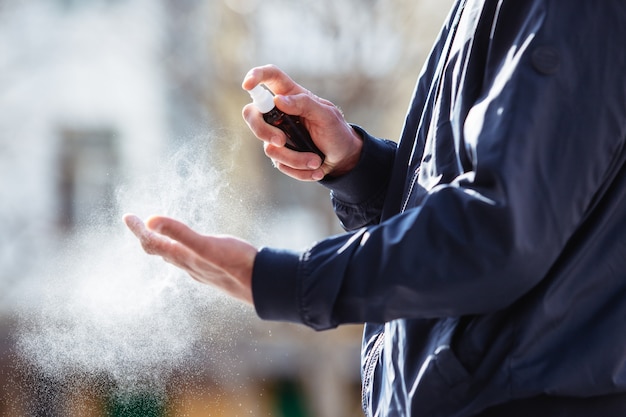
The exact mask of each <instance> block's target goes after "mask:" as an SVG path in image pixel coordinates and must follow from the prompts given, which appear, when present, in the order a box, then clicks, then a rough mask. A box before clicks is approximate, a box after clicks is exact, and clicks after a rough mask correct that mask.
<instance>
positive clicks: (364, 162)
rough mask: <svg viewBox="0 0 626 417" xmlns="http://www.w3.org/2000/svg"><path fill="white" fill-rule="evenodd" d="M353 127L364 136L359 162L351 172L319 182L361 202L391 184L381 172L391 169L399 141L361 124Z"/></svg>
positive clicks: (347, 200)
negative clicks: (381, 135) (377, 136)
mask: <svg viewBox="0 0 626 417" xmlns="http://www.w3.org/2000/svg"><path fill="white" fill-rule="evenodd" d="M352 127H353V128H354V130H355V131H356V132H357V133H358V134H359V135H360V136H361V137H362V138H363V150H362V151H361V158H360V159H359V162H358V163H357V165H356V167H354V169H353V170H352V171H350V172H348V173H347V174H344V175H342V176H340V177H325V178H324V179H323V180H321V181H319V183H320V184H322V185H323V186H324V187H326V188H329V189H330V190H331V191H332V195H333V198H335V199H337V200H339V201H342V202H344V203H348V204H361V203H363V202H365V201H368V200H369V199H370V198H372V194H373V193H374V194H376V193H377V192H378V191H379V190H381V189H382V188H384V187H385V186H386V185H387V181H388V178H387V177H386V176H385V175H381V173H386V172H390V167H391V166H392V165H393V160H394V156H395V148H396V144H395V143H394V142H391V141H387V140H382V139H377V138H375V137H373V136H371V135H370V134H369V133H367V132H366V131H365V130H363V129H362V128H360V127H359V126H356V125H352Z"/></svg>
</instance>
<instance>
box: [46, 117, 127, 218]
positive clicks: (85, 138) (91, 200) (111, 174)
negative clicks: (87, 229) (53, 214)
mask: <svg viewBox="0 0 626 417" xmlns="http://www.w3.org/2000/svg"><path fill="white" fill-rule="evenodd" d="M115 137H116V135H115V133H114V131H113V130H112V129H107V128H100V129H98V128H97V129H63V130H62V131H61V141H60V143H61V149H60V158H59V159H60V161H59V164H60V175H59V192H58V198H59V223H60V225H61V227H63V228H64V229H72V228H74V227H75V226H87V225H94V224H109V223H111V221H112V215H114V214H115V206H116V203H115V192H114V191H115V178H116V177H117V175H116V174H117V171H118V165H119V158H118V152H117V147H116V143H115Z"/></svg>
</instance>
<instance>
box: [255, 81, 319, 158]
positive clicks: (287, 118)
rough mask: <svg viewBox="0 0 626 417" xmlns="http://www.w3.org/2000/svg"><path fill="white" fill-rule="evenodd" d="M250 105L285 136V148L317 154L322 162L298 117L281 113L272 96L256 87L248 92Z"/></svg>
mask: <svg viewBox="0 0 626 417" xmlns="http://www.w3.org/2000/svg"><path fill="white" fill-rule="evenodd" d="M248 93H250V97H252V103H253V104H254V105H255V106H256V108H257V109H258V110H259V111H260V112H261V113H263V119H264V120H265V121H266V122H267V123H269V124H271V125H272V126H276V127H277V128H279V129H280V130H282V131H283V132H284V133H285V135H286V136H287V143H286V144H285V146H286V147H287V148H289V149H293V150H294V151H298V152H313V153H316V154H318V155H319V156H320V157H321V158H322V161H324V158H325V155H324V154H323V153H322V151H320V150H319V148H318V147H317V146H315V143H313V139H311V135H310V134H309V131H308V130H306V127H304V124H303V123H302V120H301V119H300V117H299V116H294V115H291V114H286V113H283V112H282V111H280V110H278V109H277V108H276V106H275V105H274V94H273V93H272V92H271V91H270V90H268V89H267V88H265V87H264V86H262V85H257V86H256V87H254V88H253V89H252V90H249V91H248Z"/></svg>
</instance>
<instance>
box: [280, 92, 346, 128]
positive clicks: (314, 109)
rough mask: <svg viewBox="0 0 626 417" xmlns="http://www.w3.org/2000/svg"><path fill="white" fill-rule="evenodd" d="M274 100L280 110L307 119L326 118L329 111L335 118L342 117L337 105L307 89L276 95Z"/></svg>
mask: <svg viewBox="0 0 626 417" xmlns="http://www.w3.org/2000/svg"><path fill="white" fill-rule="evenodd" d="M274 102H275V103H276V107H278V109H279V110H281V111H282V112H284V113H287V114H291V115H294V116H300V117H302V118H304V119H305V120H308V121H318V120H328V119H329V113H330V114H331V115H332V117H333V118H335V119H337V118H339V117H338V116H339V115H341V118H343V115H342V114H341V111H340V110H339V109H338V108H337V106H335V105H334V104H332V103H331V102H329V101H328V100H323V99H321V98H319V97H317V96H316V95H314V94H313V93H311V92H308V91H307V92H305V93H300V94H293V95H289V96H287V95H277V96H276V97H274Z"/></svg>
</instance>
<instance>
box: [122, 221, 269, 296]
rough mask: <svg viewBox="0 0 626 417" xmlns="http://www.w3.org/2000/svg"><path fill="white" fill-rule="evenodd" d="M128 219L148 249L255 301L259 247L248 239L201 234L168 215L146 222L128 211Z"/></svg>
mask: <svg viewBox="0 0 626 417" xmlns="http://www.w3.org/2000/svg"><path fill="white" fill-rule="evenodd" d="M124 223H126V225H127V226H128V228H129V229H130V230H131V231H132V232H133V233H134V234H135V236H137V238H138V239H139V241H140V242H141V246H142V247H143V249H144V251H146V253H148V254H151V255H158V256H161V257H163V259H164V260H165V261H167V262H169V263H171V264H173V265H176V266H177V267H179V268H181V269H183V270H184V271H186V272H188V273H189V275H191V277H192V278H194V279H195V280H197V281H199V282H202V283H205V284H211V285H214V286H216V287H218V288H220V289H221V290H223V291H224V292H226V293H227V294H229V295H231V296H233V297H235V298H238V299H240V300H243V301H245V302H247V303H249V304H252V267H253V265H254V258H255V257H256V254H257V252H258V251H257V249H256V248H255V247H254V246H252V245H251V244H249V243H248V242H245V241H243V240H240V239H237V238H234V237H231V236H207V235H201V234H199V233H196V232H195V231H193V230H192V229H190V228H189V227H188V226H186V225H185V224H183V223H181V222H179V221H176V220H173V219H170V218H167V217H159V216H155V217H150V218H149V219H148V220H147V221H146V223H145V224H144V222H143V221H142V220H141V219H140V218H139V217H137V216H135V215H132V214H126V215H125V216H124Z"/></svg>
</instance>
